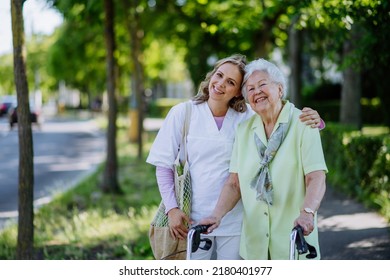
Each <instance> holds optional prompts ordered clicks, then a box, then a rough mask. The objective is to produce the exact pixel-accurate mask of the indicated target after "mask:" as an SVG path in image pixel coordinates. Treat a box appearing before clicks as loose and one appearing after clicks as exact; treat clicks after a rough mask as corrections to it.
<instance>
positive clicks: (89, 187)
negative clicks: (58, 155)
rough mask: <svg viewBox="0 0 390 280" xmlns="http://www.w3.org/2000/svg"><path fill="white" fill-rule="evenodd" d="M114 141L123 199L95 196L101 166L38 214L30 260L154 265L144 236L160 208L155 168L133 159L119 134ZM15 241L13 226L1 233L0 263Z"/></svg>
mask: <svg viewBox="0 0 390 280" xmlns="http://www.w3.org/2000/svg"><path fill="white" fill-rule="evenodd" d="M118 138H119V140H118V157H119V173H118V178H119V183H120V186H121V189H122V191H123V194H121V195H118V194H116V195H114V194H104V193H102V192H101V191H100V189H99V183H100V179H101V174H102V170H103V166H100V168H99V169H98V170H97V171H96V172H95V173H94V174H92V175H91V176H89V177H88V178H86V179H85V180H84V181H82V182H81V183H80V184H79V185H77V186H76V187H75V188H73V189H72V190H70V191H68V192H66V193H63V194H60V195H58V196H57V197H56V198H54V200H53V201H52V202H51V203H49V204H47V205H45V206H43V207H42V208H40V209H39V210H37V212H36V214H35V218H34V226H35V227H34V230H35V233H34V237H35V241H34V247H35V259H44V260H62V259H79V260H80V259H90V260H99V259H109V260H113V259H119V260H132V259H137V260H145V259H153V255H152V252H151V249H150V246H149V240H148V235H147V233H148V230H149V223H150V221H151V219H152V217H153V215H154V213H155V211H156V209H157V205H158V203H159V202H160V194H159V192H158V188H157V185H156V179H155V171H154V167H153V166H151V165H149V164H147V163H145V160H144V159H143V160H141V161H139V160H137V159H136V146H135V145H134V144H130V143H127V140H126V137H125V132H124V131H123V130H120V133H119V137H118ZM146 149H147V147H146V148H145V150H146ZM16 237H17V226H16V225H11V226H9V227H7V228H6V229H5V230H4V231H3V232H1V234H0V259H15V253H16Z"/></svg>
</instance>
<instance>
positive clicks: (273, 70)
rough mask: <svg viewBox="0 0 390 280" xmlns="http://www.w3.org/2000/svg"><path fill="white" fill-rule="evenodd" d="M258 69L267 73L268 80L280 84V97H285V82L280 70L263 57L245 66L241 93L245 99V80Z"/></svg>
mask: <svg viewBox="0 0 390 280" xmlns="http://www.w3.org/2000/svg"><path fill="white" fill-rule="evenodd" d="M255 71H260V72H264V73H267V74H268V76H269V78H270V80H271V81H272V82H275V83H277V84H279V85H281V86H282V94H283V95H282V98H284V97H285V95H286V92H287V82H286V78H285V77H284V75H283V73H282V71H281V70H280V69H279V68H278V67H277V66H276V65H275V64H273V63H272V62H269V61H267V60H265V59H263V58H259V59H256V60H254V61H252V62H250V63H249V64H247V65H246V66H245V76H244V81H243V83H242V91H241V92H242V94H243V95H244V97H245V99H247V92H246V88H245V86H246V82H247V81H248V78H249V77H250V76H251V75H252V74H253V73H254V72H255Z"/></svg>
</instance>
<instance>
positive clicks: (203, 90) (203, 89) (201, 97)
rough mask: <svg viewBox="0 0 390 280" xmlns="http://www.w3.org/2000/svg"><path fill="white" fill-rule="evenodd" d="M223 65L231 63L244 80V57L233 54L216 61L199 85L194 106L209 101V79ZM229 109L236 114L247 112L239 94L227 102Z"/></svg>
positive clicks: (242, 98) (243, 100)
mask: <svg viewBox="0 0 390 280" xmlns="http://www.w3.org/2000/svg"><path fill="white" fill-rule="evenodd" d="M225 63H231V64H233V65H236V66H237V67H238V69H239V71H240V73H241V75H242V77H243V78H244V75H245V65H246V57H245V56H244V55H241V54H234V55H231V56H229V57H226V58H223V59H220V60H218V61H217V62H216V63H215V65H214V69H213V70H211V71H210V72H208V73H207V74H206V78H205V79H204V80H203V82H201V83H200V85H199V89H198V93H197V95H196V96H195V97H194V99H193V100H194V101H195V104H200V103H203V102H206V101H207V100H208V99H209V84H210V80H211V77H212V76H213V75H214V74H215V72H217V70H218V68H219V67H221V65H223V64H225ZM240 91H241V87H240ZM229 107H231V108H233V109H234V110H235V111H237V112H241V113H242V112H245V111H246V110H247V107H246V103H245V99H244V97H243V96H242V94H240V96H238V97H236V96H235V97H233V98H232V99H231V100H230V101H229Z"/></svg>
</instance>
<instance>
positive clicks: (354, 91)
mask: <svg viewBox="0 0 390 280" xmlns="http://www.w3.org/2000/svg"><path fill="white" fill-rule="evenodd" d="M351 33H352V38H351V39H350V40H347V41H345V43H344V46H343V56H344V58H346V57H348V55H350V54H351V53H352V52H353V50H354V45H353V42H354V41H355V39H356V38H355V36H357V35H358V34H357V30H356V29H355V28H353V29H352V31H351ZM360 98H361V77H360V73H359V71H358V70H357V69H356V67H354V66H353V65H350V66H348V67H347V68H346V69H344V71H343V85H342V90H341V106H340V122H341V123H343V124H348V125H352V126H355V127H356V128H358V129H360V128H361V127H362V120H361V105H360Z"/></svg>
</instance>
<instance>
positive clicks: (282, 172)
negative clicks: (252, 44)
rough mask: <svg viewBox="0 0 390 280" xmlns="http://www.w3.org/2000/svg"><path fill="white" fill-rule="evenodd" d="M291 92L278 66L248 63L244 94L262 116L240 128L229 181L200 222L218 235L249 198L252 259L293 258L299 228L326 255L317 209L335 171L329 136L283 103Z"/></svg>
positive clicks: (246, 242) (244, 242)
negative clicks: (326, 145)
mask: <svg viewBox="0 0 390 280" xmlns="http://www.w3.org/2000/svg"><path fill="white" fill-rule="evenodd" d="M285 90H286V81H285V78H284V75H283V73H282V72H281V71H280V69H279V68H278V67H277V66H275V65H274V64H273V63H271V62H268V61H266V60H264V59H258V60H255V61H252V62H251V63H249V64H248V65H247V66H246V74H245V77H244V82H243V90H242V92H243V94H244V96H245V98H246V99H247V101H248V102H249V104H250V106H251V107H252V109H253V110H254V111H255V112H256V114H255V115H254V116H252V117H251V118H250V119H248V120H247V121H244V122H242V123H241V124H239V126H238V129H237V132H236V136H235V143H234V147H233V152H232V158H231V162H230V168H229V172H230V175H229V178H228V180H227V181H226V183H225V185H224V188H223V190H222V193H221V195H220V197H219V200H218V202H217V205H216V207H215V209H214V211H213V213H212V215H211V216H210V217H208V218H205V219H203V220H202V221H201V222H200V223H201V224H211V226H210V228H209V232H212V231H213V230H214V229H215V228H217V227H218V225H219V224H220V222H221V219H222V218H223V217H224V216H225V214H226V213H227V212H229V211H230V209H232V208H233V207H234V205H235V204H236V203H237V202H238V201H239V200H240V199H242V203H243V208H244V217H243V227H242V234H241V241H240V255H241V257H242V258H244V259H288V258H289V242H290V241H289V237H290V233H291V230H292V229H293V227H294V226H296V225H300V226H301V227H302V228H303V230H304V235H305V236H306V238H305V239H306V240H307V242H308V243H309V244H311V245H313V246H314V247H315V248H316V250H317V259H319V258H320V251H319V243H318V230H317V210H318V208H319V207H320V203H321V201H322V199H323V196H324V194H325V189H326V184H325V173H326V172H327V167H326V163H325V160H324V155H323V150H322V144H321V138H320V135H319V131H318V129H313V128H310V127H308V126H306V125H304V124H302V123H301V122H300V121H299V115H300V114H301V111H300V110H298V109H296V108H295V106H294V105H293V104H292V103H290V102H289V101H286V100H284V99H283V97H284V94H285Z"/></svg>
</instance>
